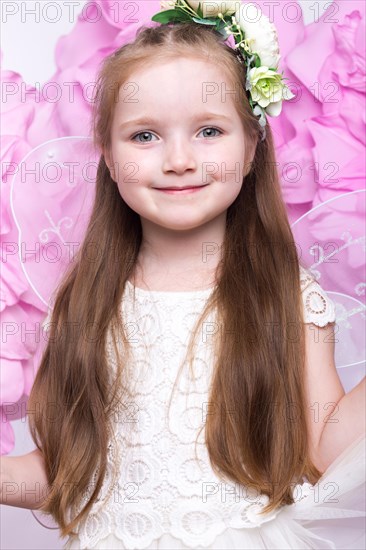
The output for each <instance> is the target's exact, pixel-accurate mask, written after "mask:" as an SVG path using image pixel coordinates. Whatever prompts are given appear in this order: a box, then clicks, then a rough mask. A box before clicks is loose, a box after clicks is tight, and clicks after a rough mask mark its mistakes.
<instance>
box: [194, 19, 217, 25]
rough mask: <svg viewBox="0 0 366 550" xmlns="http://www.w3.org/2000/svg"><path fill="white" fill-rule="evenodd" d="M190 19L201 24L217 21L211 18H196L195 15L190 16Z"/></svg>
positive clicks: (212, 23)
mask: <svg viewBox="0 0 366 550" xmlns="http://www.w3.org/2000/svg"><path fill="white" fill-rule="evenodd" d="M192 20H193V21H195V22H196V23H200V24H201V25H216V23H217V21H212V19H198V18H197V17H192Z"/></svg>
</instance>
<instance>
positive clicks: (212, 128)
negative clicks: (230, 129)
mask: <svg viewBox="0 0 366 550" xmlns="http://www.w3.org/2000/svg"><path fill="white" fill-rule="evenodd" d="M206 130H215V131H216V132H219V133H220V134H222V131H221V130H219V129H218V128H214V127H211V126H208V127H207V128H204V129H203V130H201V132H205V131H206ZM209 137H215V136H209Z"/></svg>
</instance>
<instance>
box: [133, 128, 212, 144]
mask: <svg viewBox="0 0 366 550" xmlns="http://www.w3.org/2000/svg"><path fill="white" fill-rule="evenodd" d="M206 130H215V131H216V132H219V135H220V134H222V131H221V130H219V129H218V128H215V127H213V126H207V128H204V129H203V130H201V132H205V131H206ZM201 132H200V133H201ZM149 134H150V135H151V136H152V135H154V134H153V133H152V132H140V133H138V134H135V135H134V136H133V137H132V138H131V140H132V141H137V142H138V143H151V140H148V141H145V140H142V141H141V140H139V139H138V140H136V138H137V137H138V136H148V135H149ZM208 137H216V136H208Z"/></svg>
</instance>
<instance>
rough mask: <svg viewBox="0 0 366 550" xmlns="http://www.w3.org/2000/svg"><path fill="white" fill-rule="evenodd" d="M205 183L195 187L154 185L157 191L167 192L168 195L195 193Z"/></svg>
mask: <svg viewBox="0 0 366 550" xmlns="http://www.w3.org/2000/svg"><path fill="white" fill-rule="evenodd" d="M207 185H208V184H206V185H199V186H195V187H163V188H161V187H159V188H157V187H155V189H156V190H157V191H162V192H163V193H167V194H169V195H186V194H188V193H197V192H198V191H200V189H203V188H204V187H207Z"/></svg>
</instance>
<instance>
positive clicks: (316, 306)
mask: <svg viewBox="0 0 366 550" xmlns="http://www.w3.org/2000/svg"><path fill="white" fill-rule="evenodd" d="M300 284H301V292H302V300H303V308H304V323H313V324H314V325H317V326H318V327H325V325H327V324H328V323H333V322H335V320H336V315H335V304H334V302H333V300H331V298H329V296H328V295H327V293H326V292H325V290H324V289H323V288H322V287H321V286H320V284H319V283H318V282H317V281H316V279H315V278H314V276H312V275H311V274H310V272H309V271H307V270H305V269H304V268H303V267H302V266H300Z"/></svg>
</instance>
